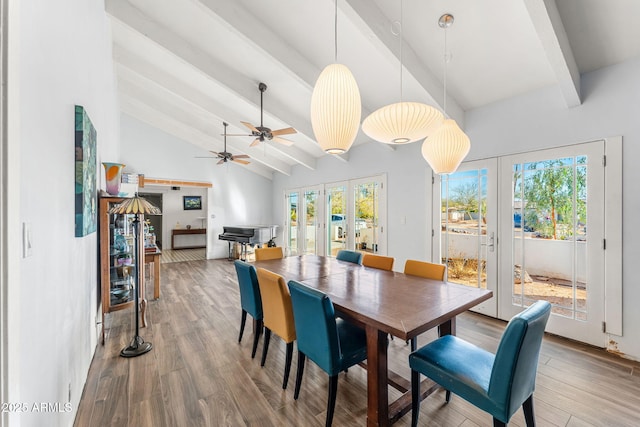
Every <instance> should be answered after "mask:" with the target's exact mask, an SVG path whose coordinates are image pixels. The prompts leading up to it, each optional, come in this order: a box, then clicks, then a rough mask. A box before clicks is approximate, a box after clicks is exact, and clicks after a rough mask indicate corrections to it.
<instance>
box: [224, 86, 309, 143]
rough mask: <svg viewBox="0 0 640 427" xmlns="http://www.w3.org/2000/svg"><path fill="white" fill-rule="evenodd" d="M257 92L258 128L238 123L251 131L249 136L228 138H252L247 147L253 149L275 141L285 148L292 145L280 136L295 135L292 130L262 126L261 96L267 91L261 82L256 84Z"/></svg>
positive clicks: (245, 123) (289, 128)
mask: <svg viewBox="0 0 640 427" xmlns="http://www.w3.org/2000/svg"><path fill="white" fill-rule="evenodd" d="M258 90H259V91H260V126H254V125H252V124H251V123H249V122H240V123H242V124H243V125H244V126H245V127H247V128H248V129H249V130H250V131H251V134H249V135H230V136H252V137H254V138H255V139H254V140H253V142H252V143H251V144H249V147H255V146H256V145H258V144H260V143H261V142H265V141H275V142H277V143H280V144H282V145H287V146H289V145H293V142H292V141H289V140H288V139H285V138H282V137H281V136H280V135H290V134H294V133H297V131H296V130H295V129H294V128H292V127H288V128H283V129H277V130H271V129H270V128H268V127H266V126H264V124H263V121H262V119H263V116H264V106H263V99H262V95H263V94H264V92H265V91H266V90H267V85H266V84H264V83H262V82H260V83H259V84H258ZM225 129H226V128H225Z"/></svg>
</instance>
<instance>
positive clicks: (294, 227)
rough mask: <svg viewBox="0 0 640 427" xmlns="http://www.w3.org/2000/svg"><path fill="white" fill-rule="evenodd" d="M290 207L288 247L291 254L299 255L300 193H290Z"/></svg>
mask: <svg viewBox="0 0 640 427" xmlns="http://www.w3.org/2000/svg"><path fill="white" fill-rule="evenodd" d="M287 200H288V205H289V206H288V208H289V221H288V222H289V229H288V230H287V231H288V233H287V237H288V241H287V247H288V249H289V254H290V255H298V206H299V205H298V193H297V192H292V193H289V195H288V197H287Z"/></svg>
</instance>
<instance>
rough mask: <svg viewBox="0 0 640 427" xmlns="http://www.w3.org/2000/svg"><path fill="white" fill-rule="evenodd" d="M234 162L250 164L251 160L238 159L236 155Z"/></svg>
mask: <svg viewBox="0 0 640 427" xmlns="http://www.w3.org/2000/svg"><path fill="white" fill-rule="evenodd" d="M231 161H232V162H236V163H240V164H241V165H248V164H249V163H251V162H249V161H247V160H242V159H236V158H235V157H234V158H232V159H231Z"/></svg>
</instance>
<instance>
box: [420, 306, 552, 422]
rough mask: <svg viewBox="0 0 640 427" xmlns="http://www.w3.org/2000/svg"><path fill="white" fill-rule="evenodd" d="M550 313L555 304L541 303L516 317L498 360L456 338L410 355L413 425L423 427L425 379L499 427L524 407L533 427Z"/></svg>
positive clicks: (436, 343) (440, 341)
mask: <svg viewBox="0 0 640 427" xmlns="http://www.w3.org/2000/svg"><path fill="white" fill-rule="evenodd" d="M550 313H551V304H549V303H548V302H547V301H537V302H536V303H535V304H532V305H531V306H530V307H529V308H527V309H526V310H524V311H523V312H521V313H519V314H517V315H516V316H514V317H513V318H512V319H511V320H510V321H509V324H508V325H507V327H506V329H505V330H504V333H503V334H502V338H501V340H500V344H499V345H498V350H497V351H496V354H495V355H494V354H493V353H490V352H488V351H486V350H483V349H481V348H479V347H476V346H475V345H473V344H471V343H468V342H466V341H464V340H462V339H460V338H457V337H455V336H453V335H445V336H443V337H440V338H438V339H437V340H435V341H433V342H431V343H429V344H427V345H425V346H424V347H422V348H420V349H418V350H417V351H415V352H413V353H411V354H410V355H409V366H410V367H411V395H412V405H411V408H412V411H413V414H412V418H411V425H412V426H414V427H415V426H417V425H418V415H419V410H420V374H423V375H425V376H427V377H429V378H431V379H432V380H433V381H435V382H436V383H438V384H440V385H441V386H442V387H444V388H445V389H446V390H447V393H446V398H445V399H446V401H447V402H449V399H450V397H451V393H452V392H453V393H454V394H457V395H458V396H460V397H462V398H463V399H465V400H467V401H468V402H470V403H472V404H473V405H475V406H477V407H478V408H480V409H482V410H483V411H485V412H488V413H489V414H491V415H492V416H493V425H494V427H503V426H506V424H507V423H508V422H509V419H510V418H511V416H512V415H513V414H514V412H516V411H517V410H518V408H519V407H520V405H522V409H523V411H524V418H525V421H526V424H527V426H528V427H532V426H534V425H535V421H534V416H533V391H534V389H535V383H536V371H537V369H538V356H539V354H540V346H541V344H542V336H543V335H544V328H545V326H546V324H547V320H548V319H549V314H550Z"/></svg>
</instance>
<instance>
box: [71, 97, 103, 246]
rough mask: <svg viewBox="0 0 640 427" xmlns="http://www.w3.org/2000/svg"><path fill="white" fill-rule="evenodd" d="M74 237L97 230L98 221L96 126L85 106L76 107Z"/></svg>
mask: <svg viewBox="0 0 640 427" xmlns="http://www.w3.org/2000/svg"><path fill="white" fill-rule="evenodd" d="M75 137H76V142H75V148H76V149H75V153H76V154H75V156H76V164H75V168H76V169H75V172H76V174H75V175H76V186H75V187H76V189H75V191H76V203H75V215H76V237H83V236H86V235H87V234H91V233H93V232H95V231H96V226H97V222H98V213H97V193H96V176H97V175H96V169H97V166H96V139H97V135H96V129H95V128H94V127H93V124H92V123H91V120H90V119H89V116H88V115H87V112H86V110H85V109H84V107H81V106H79V105H76V108H75Z"/></svg>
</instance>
